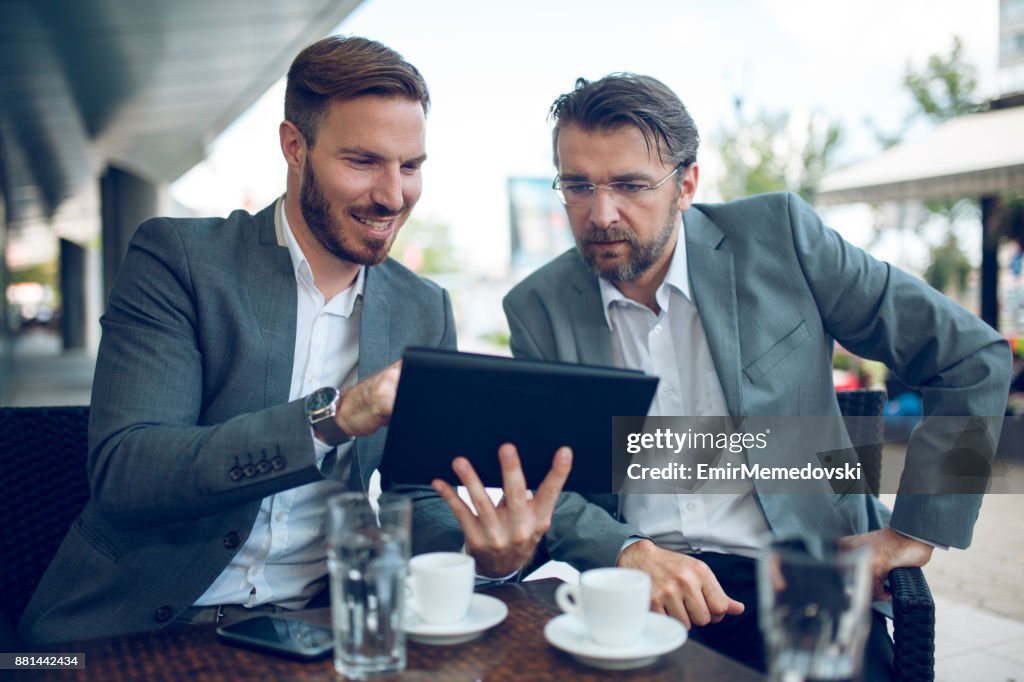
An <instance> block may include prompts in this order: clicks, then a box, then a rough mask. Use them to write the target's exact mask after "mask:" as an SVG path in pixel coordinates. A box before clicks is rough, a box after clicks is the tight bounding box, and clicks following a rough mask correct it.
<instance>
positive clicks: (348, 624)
mask: <svg viewBox="0 0 1024 682" xmlns="http://www.w3.org/2000/svg"><path fill="white" fill-rule="evenodd" d="M327 508H328V525H327V567H328V570H329V571H330V576H331V621H332V624H333V626H334V667H335V669H336V670H337V671H338V672H339V673H341V674H342V675H344V676H345V677H346V678H348V679H350V680H367V679H372V678H374V677H380V676H388V675H397V674H398V673H400V672H402V671H403V670H404V669H405V632H404V631H403V630H402V611H403V610H404V606H405V581H406V574H407V571H408V565H409V533H410V528H411V522H412V502H411V500H410V499H409V498H408V497H404V496H402V495H393V494H389V493H384V494H382V495H381V496H380V497H379V498H378V501H377V508H376V509H375V508H373V507H371V505H370V502H369V499H368V498H367V497H366V495H364V494H362V493H342V494H340V495H336V496H334V497H332V498H330V499H329V500H328V502H327Z"/></svg>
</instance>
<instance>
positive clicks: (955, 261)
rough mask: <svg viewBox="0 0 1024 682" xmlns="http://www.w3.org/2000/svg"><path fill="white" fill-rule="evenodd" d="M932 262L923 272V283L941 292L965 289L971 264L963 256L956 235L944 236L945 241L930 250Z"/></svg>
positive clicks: (950, 233)
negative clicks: (951, 289)
mask: <svg viewBox="0 0 1024 682" xmlns="http://www.w3.org/2000/svg"><path fill="white" fill-rule="evenodd" d="M931 256H932V262H931V263H930V264H929V265H928V267H927V268H925V270H924V281H926V282H928V284H930V285H931V286H932V287H934V288H935V289H938V290H939V291H941V292H944V293H945V292H948V291H949V290H950V288H953V289H955V290H956V291H958V292H961V293H962V292H964V291H966V289H967V277H968V275H970V274H971V263H970V261H969V260H967V256H966V255H964V252H963V249H961V248H960V243H959V241H958V240H957V238H956V235H955V234H953V233H952V232H949V233H947V234H946V241H945V242H943V243H942V244H940V245H939V246H936V247H934V248H933V249H932V254H931Z"/></svg>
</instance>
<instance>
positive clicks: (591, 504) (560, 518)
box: [503, 292, 643, 571]
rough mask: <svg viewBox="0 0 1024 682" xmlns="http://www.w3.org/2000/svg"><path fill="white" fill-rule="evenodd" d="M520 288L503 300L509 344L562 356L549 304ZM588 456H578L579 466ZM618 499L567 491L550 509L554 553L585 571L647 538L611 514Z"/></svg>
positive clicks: (549, 545)
mask: <svg viewBox="0 0 1024 682" xmlns="http://www.w3.org/2000/svg"><path fill="white" fill-rule="evenodd" d="M521 293H522V292H514V293H512V294H509V295H508V296H506V297H505V300H504V302H503V305H504V309H505V317H506V318H507V319H508V325H509V330H510V332H511V336H510V339H509V345H510V346H511V348H512V354H513V355H514V356H515V357H517V358H528V359H533V360H561V359H562V358H559V357H558V356H557V351H556V350H555V348H554V344H553V343H548V344H545V342H544V341H543V340H544V339H553V338H554V336H553V334H552V332H551V329H552V325H551V322H550V320H549V319H548V314H549V313H548V311H547V309H546V308H545V307H543V306H540V305H537V304H530V303H529V301H530V297H529V296H522V295H520V294H521ZM524 301H525V303H524ZM584 461H585V459H584V458H583V457H580V456H579V455H577V457H576V458H575V462H576V465H575V466H580V465H581V463H582V462H584ZM616 502H617V498H616V496H615V495H600V496H594V497H593V498H592V499H591V498H588V497H585V496H583V495H581V494H579V493H575V492H563V493H562V494H561V495H560V496H559V498H558V502H557V504H556V506H555V511H554V513H553V514H552V517H551V528H549V529H548V532H547V533H546V534H545V536H544V542H545V547H546V549H547V552H548V554H549V555H550V557H551V558H552V559H554V560H556V561H564V562H566V563H568V564H570V565H572V566H573V567H574V568H576V569H578V570H581V571H585V570H587V569H590V568H600V567H603V566H614V565H615V563H616V561H618V557H619V552H620V551H621V550H622V546H623V545H624V544H625V542H626V540H627V539H629V538H631V537H643V534H642V533H640V531H638V530H636V529H635V528H633V527H632V526H629V525H627V524H625V523H621V522H619V521H617V520H616V519H615V518H614V517H613V516H612V511H613V510H614V509H615V506H616Z"/></svg>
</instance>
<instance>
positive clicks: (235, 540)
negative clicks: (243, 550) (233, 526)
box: [224, 531, 242, 549]
mask: <svg viewBox="0 0 1024 682" xmlns="http://www.w3.org/2000/svg"><path fill="white" fill-rule="evenodd" d="M240 544H242V541H241V539H240V538H239V537H238V533H236V532H235V531H231V532H230V533H228V534H227V535H225V536H224V546H225V547H227V548H228V549H234V548H235V547H238V545H240Z"/></svg>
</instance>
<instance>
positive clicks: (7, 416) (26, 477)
mask: <svg viewBox="0 0 1024 682" xmlns="http://www.w3.org/2000/svg"><path fill="white" fill-rule="evenodd" d="M88 422H89V408H88V406H81V407H2V408H0V457H2V462H3V466H0V490H3V491H4V499H5V500H6V504H7V509H8V510H9V513H8V514H7V517H6V518H5V519H4V523H2V524H0V596H2V599H3V602H2V609H0V651H18V650H20V651H25V648H24V643H23V642H21V640H20V639H19V638H18V637H17V635H16V633H15V631H14V627H13V626H14V625H15V624H17V622H18V620H19V619H20V618H21V614H22V612H23V611H24V610H25V606H26V605H27V604H28V600H29V598H30V597H31V596H32V593H33V592H34V591H35V589H36V585H38V584H39V580H40V578H42V576H43V572H44V571H45V570H46V567H47V566H48V565H49V564H50V561H51V560H52V559H53V556H54V554H56V552H57V548H58V547H59V546H60V543H61V541H62V540H63V539H64V536H65V535H66V534H67V532H68V528H70V527H71V524H72V522H73V521H74V519H75V517H76V516H77V515H78V513H79V512H80V511H81V510H82V507H84V506H85V503H86V501H87V500H88V499H89V482H88V479H87V478H86V471H85V461H86V453H87V452H88Z"/></svg>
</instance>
